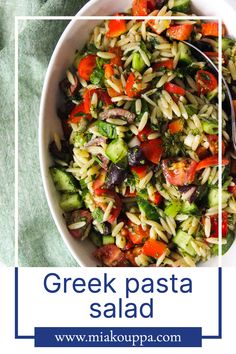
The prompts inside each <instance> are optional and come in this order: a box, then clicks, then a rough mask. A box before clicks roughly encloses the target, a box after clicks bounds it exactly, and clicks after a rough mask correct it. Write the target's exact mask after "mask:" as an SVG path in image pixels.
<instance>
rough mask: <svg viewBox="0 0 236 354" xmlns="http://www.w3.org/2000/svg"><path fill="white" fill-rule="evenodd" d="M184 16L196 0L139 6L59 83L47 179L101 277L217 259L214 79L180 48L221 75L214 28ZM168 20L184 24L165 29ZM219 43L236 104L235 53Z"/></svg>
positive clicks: (231, 190) (100, 34)
mask: <svg viewBox="0 0 236 354" xmlns="http://www.w3.org/2000/svg"><path fill="white" fill-rule="evenodd" d="M127 14H128V15H134V16H148V15H152V16H155V17H156V19H148V17H147V19H145V20H134V19H132V20H128V19H126V18H125V15H127ZM186 14H188V15H189V14H191V4H190V0H169V1H164V0H133V3H132V9H130V10H129V11H127V12H126V13H119V14H116V15H120V16H121V17H124V18H121V19H119V20H118V19H114V20H113V19H111V20H107V21H103V22H102V23H101V24H100V25H98V26H96V27H95V28H94V30H93V32H92V33H91V35H90V39H89V41H88V43H87V44H86V45H85V47H84V49H83V50H82V51H79V52H76V53H75V57H74V61H73V63H72V64H71V66H70V67H69V68H68V70H67V72H66V73H65V78H64V79H63V80H62V81H61V82H60V89H61V91H62V93H63V96H64V98H63V99H62V104H61V106H60V107H59V108H58V116H59V118H60V120H61V123H62V127H63V132H64V137H63V139H60V138H59V136H58V135H57V134H55V136H54V140H53V141H52V143H51V144H50V147H49V149H50V152H51V154H52V156H53V159H54V165H53V166H52V167H50V173H51V176H52V179H53V181H54V184H55V187H56V189H57V190H58V192H59V194H60V201H59V203H60V207H61V209H62V211H63V214H64V217H65V222H66V224H67V227H68V230H69V232H70V234H71V236H72V237H74V238H78V239H80V240H84V239H85V238H87V237H88V238H90V240H91V242H93V243H94V245H95V246H96V248H95V251H94V252H93V256H94V257H95V258H96V259H97V260H98V261H99V262H98V263H100V264H102V265H103V266H108V267H121V266H139V267H142V266H157V267H158V266H168V267H169V266H171V267H189V266H190V267H192V266H195V265H196V264H197V263H198V262H204V261H206V260H208V259H209V258H210V257H212V256H216V255H217V254H218V242H219V240H218V200H219V196H218V134H219V133H220V134H221V132H219V131H218V78H217V76H216V74H215V73H213V72H212V70H211V68H210V67H209V66H208V65H207V63H206V62H204V61H199V60H197V58H196V57H194V54H193V53H192V52H191V51H190V49H189V47H188V46H187V45H186V43H184V41H189V42H191V43H193V44H194V45H195V46H197V47H198V48H199V49H201V50H202V51H203V52H204V53H205V54H206V55H207V56H209V57H210V58H211V59H212V60H213V61H214V62H215V63H216V64H217V62H218V52H217V51H218V23H216V22H209V21H208V22H202V21H199V20H195V19H194V20H187V19H184V16H185V15H186ZM171 15H178V16H183V19H181V20H169V19H167V20H163V19H162V20H160V19H159V20H158V16H171ZM222 33H223V38H222V44H223V53H222V64H223V75H224V77H225V79H226V80H227V82H228V84H229V86H230V88H231V91H232V95H233V98H236V86H234V83H235V80H236V44H235V41H234V40H232V39H231V38H228V37H227V33H226V28H225V26H224V25H223V28H222ZM223 96H224V93H223ZM234 102H236V101H234ZM223 108H224V105H223ZM229 123H230V117H228V116H227V110H226V109H225V110H224V109H223V122H222V126H223V132H222V155H223V156H222V171H223V174H222V184H223V186H222V188H223V193H222V208H223V210H222V253H223V254H224V253H225V252H226V251H227V250H228V249H229V248H230V246H231V245H232V243H233V242H234V229H235V223H236V184H235V182H236V179H235V177H236V160H234V159H233V157H232V153H231V145H230V144H231V142H230V140H231V137H230V135H231V131H230V129H229V126H230V124H229Z"/></svg>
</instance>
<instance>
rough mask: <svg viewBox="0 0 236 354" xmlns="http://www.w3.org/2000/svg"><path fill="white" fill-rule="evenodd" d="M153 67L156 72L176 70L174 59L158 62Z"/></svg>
mask: <svg viewBox="0 0 236 354" xmlns="http://www.w3.org/2000/svg"><path fill="white" fill-rule="evenodd" d="M153 67H154V69H155V70H158V69H164V68H166V69H169V70H173V69H174V60H173V59H167V60H163V61H158V62H157V63H154V64H153Z"/></svg>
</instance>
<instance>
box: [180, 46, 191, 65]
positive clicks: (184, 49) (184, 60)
mask: <svg viewBox="0 0 236 354" xmlns="http://www.w3.org/2000/svg"><path fill="white" fill-rule="evenodd" d="M178 49H179V53H180V57H179V63H180V64H182V65H186V64H191V63H192V61H193V60H192V57H191V51H190V49H189V47H188V46H187V45H186V44H184V43H182V42H179V43H178Z"/></svg>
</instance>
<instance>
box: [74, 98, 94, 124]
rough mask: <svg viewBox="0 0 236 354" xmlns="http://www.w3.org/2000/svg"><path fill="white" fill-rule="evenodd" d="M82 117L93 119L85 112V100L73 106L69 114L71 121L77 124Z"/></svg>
mask: <svg viewBox="0 0 236 354" xmlns="http://www.w3.org/2000/svg"><path fill="white" fill-rule="evenodd" d="M81 118H87V119H92V116H91V115H90V114H87V113H85V108H84V102H82V103H80V104H79V105H78V106H75V107H74V108H73V110H72V112H71V114H70V115H69V122H71V123H75V124H76V123H78V122H79V121H80V119H81Z"/></svg>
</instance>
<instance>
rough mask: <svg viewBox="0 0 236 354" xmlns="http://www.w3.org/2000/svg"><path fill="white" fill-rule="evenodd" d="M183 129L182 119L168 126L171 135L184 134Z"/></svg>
mask: <svg viewBox="0 0 236 354" xmlns="http://www.w3.org/2000/svg"><path fill="white" fill-rule="evenodd" d="M183 128H184V122H183V121H182V119H176V120H173V122H171V123H170V124H169V126H168V129H169V131H170V133H171V134H176V133H180V132H182V130H183Z"/></svg>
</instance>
